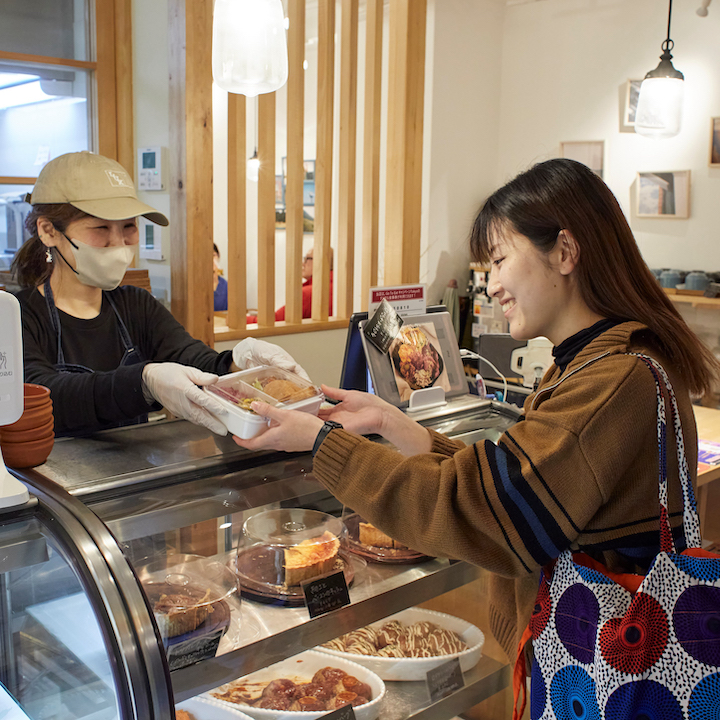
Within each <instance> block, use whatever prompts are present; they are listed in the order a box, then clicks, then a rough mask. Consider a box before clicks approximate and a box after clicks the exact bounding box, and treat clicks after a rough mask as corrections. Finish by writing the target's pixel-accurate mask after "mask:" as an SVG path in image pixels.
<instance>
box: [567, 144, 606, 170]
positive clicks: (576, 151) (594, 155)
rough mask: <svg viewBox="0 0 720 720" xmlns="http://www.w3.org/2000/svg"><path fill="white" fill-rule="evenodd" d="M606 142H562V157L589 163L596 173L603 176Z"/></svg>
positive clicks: (584, 163) (585, 163)
mask: <svg viewBox="0 0 720 720" xmlns="http://www.w3.org/2000/svg"><path fill="white" fill-rule="evenodd" d="M604 152H605V142H604V141H603V140H590V141H587V142H562V143H560V157H564V158H569V159H570V160H577V161H578V162H581V163H582V164H583V165H587V166H588V167H589V168H590V169H591V170H592V171H593V172H594V173H595V174H596V175H599V176H600V177H602V176H603V155H604Z"/></svg>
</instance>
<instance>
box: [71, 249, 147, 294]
mask: <svg viewBox="0 0 720 720" xmlns="http://www.w3.org/2000/svg"><path fill="white" fill-rule="evenodd" d="M65 237H66V238H67V240H68V242H69V243H70V244H71V245H72V246H73V249H74V253H75V268H73V267H72V266H70V263H68V262H67V260H65V258H64V257H63V258H62V259H63V260H65V262H66V263H67V264H68V266H70V269H72V270H74V272H75V274H76V275H77V276H78V280H80V282H81V283H83V285H90V287H96V288H100V289H101V290H114V289H115V288H116V287H117V286H118V285H119V284H120V281H121V280H122V279H123V277H124V275H125V272H126V270H127V269H128V267H129V266H130V263H131V262H132V260H133V258H134V257H135V251H134V250H133V248H132V247H131V246H130V245H119V246H117V247H93V246H92V245H86V244H85V243H83V242H79V241H76V240H71V239H70V238H69V237H67V235H66V236H65ZM60 257H62V255H60Z"/></svg>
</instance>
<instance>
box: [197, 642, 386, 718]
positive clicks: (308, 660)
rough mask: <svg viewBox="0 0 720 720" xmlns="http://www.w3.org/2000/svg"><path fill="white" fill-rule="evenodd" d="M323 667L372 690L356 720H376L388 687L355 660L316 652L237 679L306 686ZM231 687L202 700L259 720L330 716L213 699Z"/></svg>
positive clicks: (306, 653)
mask: <svg viewBox="0 0 720 720" xmlns="http://www.w3.org/2000/svg"><path fill="white" fill-rule="evenodd" d="M324 667H336V668H340V669H341V670H344V671H345V672H346V673H348V674H350V675H354V676H355V677H356V678H357V679H358V680H362V681H363V682H365V683H367V684H368V685H369V686H370V689H371V690H372V696H373V699H372V700H371V701H370V702H369V703H365V705H358V706H357V707H354V708H353V710H354V711H355V717H356V719H357V720H375V719H376V718H377V717H378V716H379V715H380V704H381V703H382V699H383V697H384V696H385V683H384V682H383V681H382V680H381V679H380V678H379V677H378V676H377V675H376V674H375V673H374V672H371V671H370V670H368V669H367V668H365V667H363V666H362V665H359V664H358V663H356V662H354V661H352V660H347V659H345V658H339V657H332V658H331V657H329V656H328V655H326V654H325V653H320V652H316V651H315V650H306V651H305V652H303V653H300V654H299V655H295V656H293V657H291V658H287V659H286V660H282V661H281V662H279V663H275V665H270V666H269V667H266V668H263V669H262V670H257V671H256V672H254V673H251V674H250V675H245V676H244V677H242V678H238V681H239V680H242V681H243V682H244V683H248V684H249V683H253V682H260V683H262V682H270V681H271V680H277V679H278V678H282V677H286V678H290V679H291V680H295V678H304V679H305V680H306V682H309V681H310V680H311V679H312V676H313V675H314V674H315V673H316V672H317V671H318V670H320V669H321V668H324ZM236 682H237V681H236ZM229 685H230V683H228V684H227V685H221V686H220V687H219V688H215V690H214V691H213V690H211V691H210V692H209V693H205V695H203V696H202V697H208V698H210V699H211V700H212V701H213V702H215V703H220V704H221V705H222V706H223V707H232V708H241V710H242V712H243V713H245V714H246V715H249V716H250V717H251V718H256V720H315V718H320V717H322V716H323V715H327V714H328V712H330V711H329V710H323V711H320V712H302V711H290V710H267V709H265V708H254V707H250V706H249V705H236V704H235V703H231V702H228V701H226V700H220V699H218V698H215V697H213V695H212V693H213V692H224V691H225V690H226V689H227V688H228V687H229Z"/></svg>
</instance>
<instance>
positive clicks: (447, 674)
mask: <svg viewBox="0 0 720 720" xmlns="http://www.w3.org/2000/svg"><path fill="white" fill-rule="evenodd" d="M427 685H428V690H429V692H430V700H431V701H432V702H434V703H435V702H437V701H438V700H442V699H443V698H444V697H447V696H448V695H452V694H453V693H454V692H456V691H457V690H461V689H462V688H464V687H465V679H464V678H463V674H462V670H461V669H460V659H459V658H453V659H452V660H448V661H447V662H445V663H443V664H442V665H438V666H437V667H435V668H433V669H432V670H428V673H427Z"/></svg>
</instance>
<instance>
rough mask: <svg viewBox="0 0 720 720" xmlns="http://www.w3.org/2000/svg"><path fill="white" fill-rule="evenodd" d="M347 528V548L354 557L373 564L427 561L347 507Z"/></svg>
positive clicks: (423, 555) (344, 511) (344, 512)
mask: <svg viewBox="0 0 720 720" xmlns="http://www.w3.org/2000/svg"><path fill="white" fill-rule="evenodd" d="M342 519H343V522H344V523H345V526H346V528H347V533H348V534H347V547H348V550H349V551H350V552H351V553H353V554H354V555H358V556H359V557H362V558H364V559H365V560H368V561H370V562H375V563H389V564H406V563H417V562H424V561H425V560H429V559H430V558H429V556H428V555H425V554H423V553H421V552H419V551H417V550H413V549H412V548H409V547H408V546H407V545H405V544H404V543H403V542H401V541H400V540H396V539H395V538H392V537H390V536H389V535H388V534H387V533H385V532H383V531H382V530H380V529H379V528H378V527H376V526H375V525H373V524H372V523H370V522H369V521H367V520H366V519H365V518H363V517H362V516H361V515H359V514H358V513H356V512H354V511H353V510H352V509H351V508H348V507H347V506H346V507H345V508H343V515H342Z"/></svg>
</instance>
